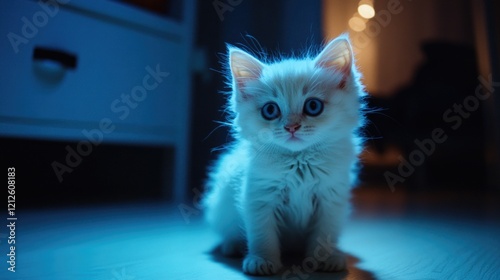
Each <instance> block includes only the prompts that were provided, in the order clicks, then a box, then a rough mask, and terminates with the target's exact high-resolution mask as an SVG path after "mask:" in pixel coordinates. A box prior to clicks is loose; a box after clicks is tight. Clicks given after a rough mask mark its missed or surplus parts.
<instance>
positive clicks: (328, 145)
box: [204, 35, 364, 275]
mask: <svg viewBox="0 0 500 280" xmlns="http://www.w3.org/2000/svg"><path fill="white" fill-rule="evenodd" d="M229 69H230V72H231V82H232V94H231V98H230V100H229V108H230V110H231V111H232V112H233V113H234V116H233V117H234V118H233V122H232V126H233V129H234V134H235V138H236V141H235V143H234V144H233V145H232V146H231V147H230V148H228V150H227V151H226V153H225V154H223V155H222V156H221V158H220V159H219V160H218V161H217V162H216V164H215V165H214V166H213V167H212V169H211V171H210V172H209V180H208V182H207V190H208V191H207V194H206V197H205V200H204V203H205V206H206V218H207V220H208V221H209V223H210V224H211V225H212V226H213V227H214V228H215V230H216V231H217V232H218V233H219V234H220V235H221V237H222V245H221V249H222V252H223V253H224V254H225V255H235V254H238V253H240V252H242V253H246V257H245V259H244V261H243V271H244V272H245V273H248V274H257V275H263V274H274V273H277V272H278V271H279V269H280V268H281V267H282V263H281V254H282V252H287V251H289V250H294V251H295V250H302V251H303V252H304V253H305V256H310V257H313V258H315V260H316V262H317V263H318V266H317V269H319V270H323V271H337V270H342V269H345V267H346V260H345V256H344V255H343V254H342V253H341V252H340V251H339V250H337V248H336V243H337V239H338V236H339V234H340V231H341V227H342V224H343V221H344V220H345V218H346V215H347V213H348V208H349V207H348V200H349V197H350V189H351V185H352V183H353V181H354V180H353V179H354V177H355V176H353V175H355V172H354V170H355V168H354V167H355V165H356V163H357V155H358V152H359V147H360V140H359V139H360V138H359V137H357V129H358V128H359V127H360V126H361V125H362V121H363V117H362V104H363V102H362V97H363V96H364V91H363V87H362V85H361V83H360V81H359V79H360V75H359V73H358V72H357V70H356V68H355V66H354V59H353V54H352V49H351V45H350V42H349V40H348V38H347V36H345V35H342V36H340V37H338V38H336V39H334V40H332V41H331V42H330V43H329V44H327V45H326V46H325V47H324V49H323V50H322V51H321V52H320V53H319V54H318V55H317V56H316V57H307V56H306V57H305V58H303V59H283V60H281V61H277V62H272V63H264V62H261V61H259V60H258V59H256V58H254V57H253V56H251V55H250V54H248V53H247V52H245V51H243V50H241V49H237V48H233V47H230V48H229ZM313 97H314V98H317V99H319V100H321V101H322V102H323V104H324V109H323V112H322V113H321V114H320V115H318V116H315V117H312V116H309V115H306V114H305V113H304V106H305V105H304V104H305V102H306V100H308V99H310V98H313ZM268 102H275V103H276V104H277V105H278V106H279V109H280V115H279V117H278V118H276V119H273V120H266V119H265V118H264V117H263V116H262V113H261V111H262V107H263V106H264V105H265V104H266V103H268ZM299 125H300V127H299V128H298V129H296V131H293V130H292V131H291V132H290V129H288V130H287V129H286V128H285V127H287V126H288V127H290V126H294V127H295V128H297V127H298V126H299ZM292 132H293V133H292ZM325 244H327V245H325ZM325 246H326V247H325ZM245 249H246V250H245Z"/></svg>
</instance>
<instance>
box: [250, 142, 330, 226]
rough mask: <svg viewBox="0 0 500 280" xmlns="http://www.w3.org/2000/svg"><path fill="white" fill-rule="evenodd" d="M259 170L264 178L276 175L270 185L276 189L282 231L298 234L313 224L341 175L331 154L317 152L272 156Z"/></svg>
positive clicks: (277, 211)
mask: <svg viewBox="0 0 500 280" xmlns="http://www.w3.org/2000/svg"><path fill="white" fill-rule="evenodd" d="M259 166H260V167H261V168H263V169H261V171H260V172H261V174H262V173H267V174H273V176H270V178H268V181H269V182H268V184H269V185H272V186H274V187H275V191H274V193H273V196H274V197H273V200H272V201H273V203H272V205H273V207H274V208H275V215H276V217H277V218H278V223H279V225H280V227H284V228H293V229H299V230H301V229H302V230H303V229H306V228H308V227H309V226H310V225H311V223H313V222H314V218H315V214H316V211H317V206H318V204H319V203H324V202H323V200H324V198H325V195H328V192H329V191H328V190H329V189H331V188H332V184H333V183H334V182H333V181H334V177H335V173H336V172H338V170H336V167H335V162H334V160H333V159H332V158H331V157H330V156H329V154H328V153H325V152H322V151H315V150H313V151H307V152H297V153H291V154H281V155H274V156H270V157H269V158H267V159H266V160H264V162H262V163H261V164H259ZM264 168H265V171H264Z"/></svg>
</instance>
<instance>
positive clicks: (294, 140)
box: [286, 134, 302, 142]
mask: <svg viewBox="0 0 500 280" xmlns="http://www.w3.org/2000/svg"><path fill="white" fill-rule="evenodd" d="M286 141H287V142H299V141H302V139H300V138H299V137H297V136H295V134H292V135H290V137H288V139H286Z"/></svg>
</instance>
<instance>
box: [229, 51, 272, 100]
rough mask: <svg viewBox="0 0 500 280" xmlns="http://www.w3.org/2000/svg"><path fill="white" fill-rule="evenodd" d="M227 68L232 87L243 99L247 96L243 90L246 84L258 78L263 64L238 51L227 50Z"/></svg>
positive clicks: (246, 92)
mask: <svg viewBox="0 0 500 280" xmlns="http://www.w3.org/2000/svg"><path fill="white" fill-rule="evenodd" d="M229 68H230V69H231V75H232V77H233V85H235V86H236V87H238V90H239V92H240V93H241V95H242V97H243V98H244V99H245V98H247V97H248V95H249V93H248V91H247V90H246V89H245V86H246V84H247V83H248V82H249V81H252V80H256V79H258V78H260V76H261V74H262V70H263V69H264V64H262V62H260V61H259V60H258V59H256V58H254V57H253V56H251V55H250V54H248V53H246V52H244V51H242V50H240V49H237V48H229Z"/></svg>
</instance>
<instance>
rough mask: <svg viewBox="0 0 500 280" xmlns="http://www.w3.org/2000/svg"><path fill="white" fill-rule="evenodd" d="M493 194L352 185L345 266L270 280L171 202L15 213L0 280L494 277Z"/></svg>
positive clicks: (499, 244) (497, 243) (497, 260)
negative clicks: (12, 253) (222, 250)
mask: <svg viewBox="0 0 500 280" xmlns="http://www.w3.org/2000/svg"><path fill="white" fill-rule="evenodd" d="M497 198H498V196H483V197H482V198H480V199H478V198H475V197H474V198H473V197H471V196H470V195H467V194H461V195H456V194H453V195H450V194H443V193H442V194H425V195H419V194H408V193H404V192H395V193H392V192H390V191H389V190H383V189H382V190H368V189H367V190H360V189H358V190H357V191H356V196H355V198H354V204H355V207H356V209H357V210H355V211H354V214H353V218H352V219H351V221H350V222H349V223H348V224H347V225H346V228H345V232H344V234H343V236H342V239H341V248H342V249H343V250H344V251H345V252H346V253H347V254H348V255H349V259H348V260H349V268H348V270H347V271H344V272H339V273H308V272H307V267H304V266H303V264H302V260H300V259H299V260H295V261H294V263H292V264H289V265H288V266H287V267H285V268H284V269H283V271H281V273H280V274H278V275H276V276H273V277H250V276H247V275H245V274H243V273H242V272H241V268H240V266H241V259H227V258H223V257H222V256H220V254H218V253H217V250H215V249H214V248H215V245H216V236H214V234H213V233H212V232H211V231H210V230H209V229H207V227H206V225H205V224H204V223H203V221H202V220H201V219H200V218H201V214H200V213H198V212H197V213H195V214H193V215H192V216H190V217H189V220H187V219H184V218H183V216H182V215H181V213H180V212H179V209H178V208H177V206H178V205H173V206H172V205H170V206H168V205H160V204H133V205H130V204H128V205H115V206H106V207H102V206H101V207H94V208H89V207H87V208H72V209H60V210H43V211H40V210H29V211H27V210H26V211H23V210H22V209H18V214H17V216H18V221H17V224H16V272H15V273H11V272H8V271H7V267H8V265H7V264H6V260H7V257H6V253H8V251H7V244H6V241H7V239H6V237H7V235H6V234H5V227H2V231H1V235H0V242H1V243H0V249H1V252H2V253H1V255H0V258H1V263H2V265H1V267H2V271H0V279H37V280H40V279H51V280H57V279H103V280H122V279H136V280H139V279H294V280H304V279H410V280H411V279H415V280H417V279H500V211H499V209H500V207H499V203H498V202H499V201H498V199H497ZM467 200H469V201H467ZM184 206H185V207H184V208H185V209H192V210H196V208H188V207H194V205H189V204H187V205H184ZM2 219H3V220H4V221H6V220H5V217H2Z"/></svg>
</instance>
